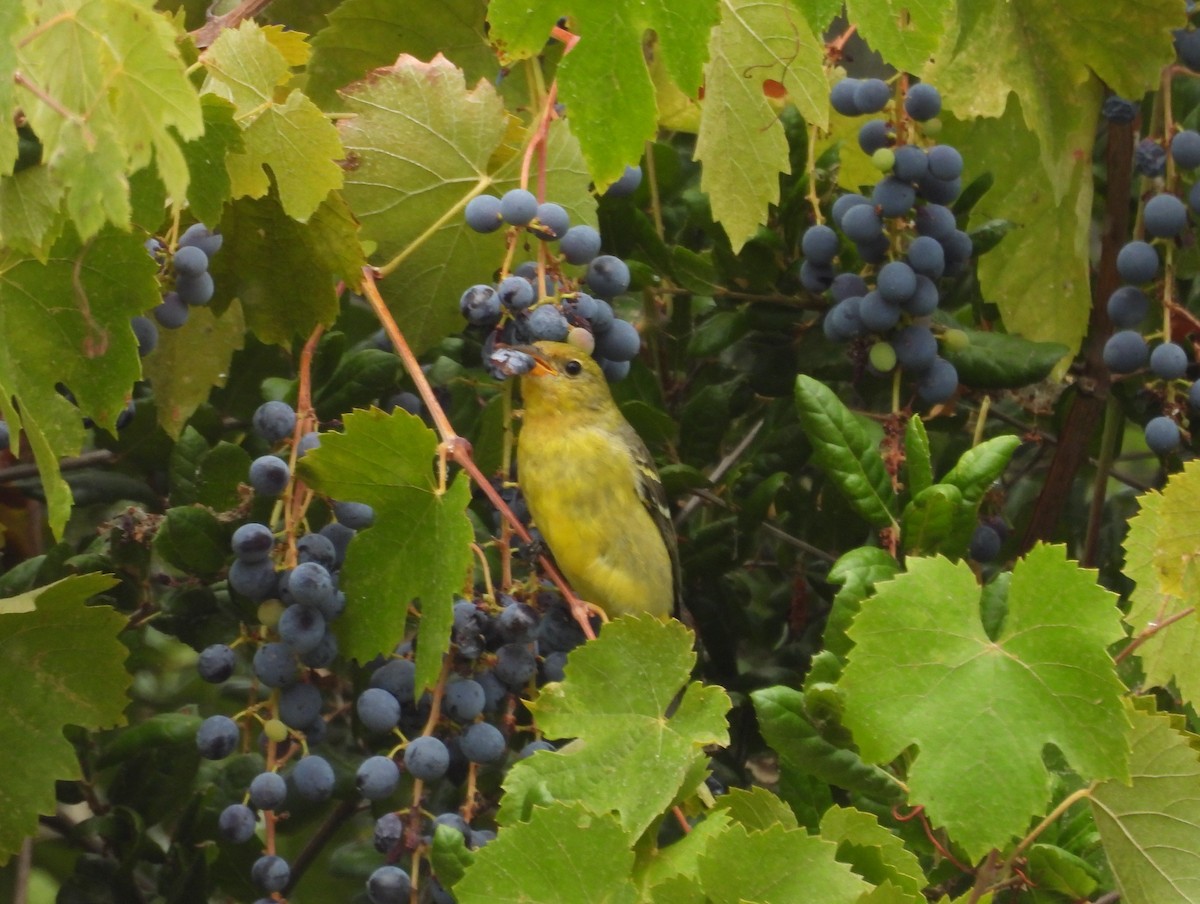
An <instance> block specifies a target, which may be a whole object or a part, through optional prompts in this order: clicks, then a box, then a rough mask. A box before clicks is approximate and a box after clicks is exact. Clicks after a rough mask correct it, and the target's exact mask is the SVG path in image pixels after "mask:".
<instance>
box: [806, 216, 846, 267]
mask: <svg viewBox="0 0 1200 904" xmlns="http://www.w3.org/2000/svg"><path fill="white" fill-rule="evenodd" d="M838 244H839V243H838V237H837V233H836V232H834V231H833V230H832V229H830V228H829V227H828V226H824V225H820V224H818V225H816V226H810V227H809V228H808V229H806V230H805V232H804V236H803V237H802V238H801V239H800V251H801V253H802V254H803V255H804V258H805V260H809V261H812V262H813V263H814V264H830V263H833V259H834V258H835V257H837V253H838Z"/></svg>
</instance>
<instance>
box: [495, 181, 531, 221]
mask: <svg viewBox="0 0 1200 904" xmlns="http://www.w3.org/2000/svg"><path fill="white" fill-rule="evenodd" d="M537 208H538V202H537V198H535V197H534V196H533V193H532V192H529V191H526V190H525V189H523V188H514V189H512V190H510V191H507V192H505V193H504V197H502V198H501V199H500V216H502V217H504V222H506V223H508V224H509V225H510V226H524V225H526V224H527V223H528V222H529V221H530V220H532V219H533V218H534V217H535V216H537Z"/></svg>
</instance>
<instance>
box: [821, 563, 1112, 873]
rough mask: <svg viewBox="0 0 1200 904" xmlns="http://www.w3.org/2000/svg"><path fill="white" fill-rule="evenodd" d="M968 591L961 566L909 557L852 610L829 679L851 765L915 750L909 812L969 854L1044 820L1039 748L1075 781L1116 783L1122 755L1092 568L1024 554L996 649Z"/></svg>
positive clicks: (1108, 632)
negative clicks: (914, 809)
mask: <svg viewBox="0 0 1200 904" xmlns="http://www.w3.org/2000/svg"><path fill="white" fill-rule="evenodd" d="M980 594H981V588H980V587H979V584H978V583H977V581H976V578H975V576H974V574H972V572H971V569H970V568H969V567H968V566H967V565H966V564H965V563H962V562H957V563H952V562H950V561H949V560H947V559H944V558H940V557H938V558H931V559H919V558H910V559H909V560H908V571H907V572H906V573H904V574H901V575H898V576H897V577H896V578H895V579H893V580H892V581H890V582H888V583H886V584H882V585H880V586H878V587H877V588H876V592H875V596H874V597H872V598H871V599H870V600H867V601H865V602H864V603H863V607H862V611H861V612H859V614H858V617H857V618H856V619H855V620H854V625H853V626H852V627H851V629H850V639H851V640H853V641H854V643H855V646H854V648H853V649H852V650H851V651H850V653H849V655H848V657H847V661H846V667H845V668H844V669H843V671H842V677H841V680H840V681H839V683H838V686H839V687H840V688H841V689H842V691H843V692H844V693H845V700H846V711H845V724H846V726H847V727H848V728H850V730H851V731H852V732H853V733H854V738H855V740H856V741H857V742H858V745H859V748H860V750H861V751H862V755H863V758H864V759H865V760H867V761H868V762H875V763H884V762H890V761H891V760H893V759H895V758H896V757H897V756H899V755H900V754H901V753H902V752H903V751H904V750H905V749H906V748H908V747H909V746H911V745H915V746H916V747H917V748H918V753H917V755H916V757H915V759H914V760H913V761H912V765H911V767H910V768H909V772H908V787H909V792H910V799H911V802H912V803H914V804H920V805H924V806H925V808H926V812H927V813H928V814H929V817H930V819H931V820H933V821H934V822H935V823H936V824H938V825H943V826H945V827H946V828H947V829H948V830H949V832H950V835H951V837H952V838H953V839H954V840H955V841H956V842H957V843H958V844H960V845H961V846H962V848H963V849H964V850H965V851H967V852H968V853H969V854H970V855H971V856H972V857H973V858H978V857H980V856H982V855H983V854H984V853H986V852H987V851H988V850H989V849H991V848H992V847H1002V846H1003V845H1004V844H1006V843H1007V842H1008V841H1009V839H1010V838H1011V837H1013V836H1014V835H1017V834H1020V833H1021V832H1023V831H1024V830H1025V828H1026V827H1027V826H1028V823H1029V818H1030V817H1031V816H1033V815H1034V814H1037V813H1042V812H1044V811H1045V807H1046V805H1047V804H1048V803H1049V800H1050V791H1051V788H1050V784H1051V783H1050V774H1049V772H1048V771H1047V769H1046V766H1045V763H1044V762H1043V760H1042V750H1043V748H1044V747H1045V746H1046V745H1047V744H1053V745H1054V746H1055V747H1057V748H1058V750H1059V751H1061V753H1062V755H1063V756H1064V757H1065V759H1066V761H1067V762H1068V763H1069V764H1070V765H1071V766H1072V767H1073V768H1074V769H1075V770H1076V771H1077V772H1078V773H1079V774H1080V775H1082V776H1083V777H1084V779H1085V780H1093V779H1106V778H1117V779H1120V780H1125V778H1126V777H1127V776H1128V757H1129V747H1128V742H1127V741H1126V737H1125V734H1126V730H1127V726H1128V716H1127V715H1126V714H1125V712H1124V710H1123V708H1122V706H1121V694H1122V692H1123V691H1124V685H1123V684H1122V683H1121V681H1120V680H1119V679H1118V678H1117V676H1116V672H1115V669H1114V666H1113V661H1112V658H1111V657H1110V656H1109V655H1108V652H1107V650H1106V647H1107V646H1108V645H1109V644H1110V643H1113V642H1114V641H1116V640H1118V639H1120V637H1121V636H1123V632H1122V631H1121V629H1120V624H1119V614H1118V612H1117V608H1116V605H1115V604H1116V597H1115V596H1114V595H1113V594H1112V593H1110V592H1108V591H1107V590H1104V589H1103V588H1101V587H1100V586H1099V585H1098V584H1097V583H1096V580H1095V572H1092V571H1088V570H1086V569H1083V568H1080V567H1079V566H1078V565H1077V564H1076V563H1074V562H1071V561H1069V560H1068V559H1067V557H1066V553H1065V552H1064V550H1063V549H1062V547H1058V546H1036V547H1034V548H1033V549H1032V550H1031V551H1030V552H1029V554H1028V555H1027V556H1026V557H1025V558H1024V559H1021V560H1020V561H1018V562H1017V564H1016V565H1015V566H1014V568H1013V571H1012V581H1011V584H1010V587H1009V593H1008V616H1007V618H1006V620H1005V624H1004V628H1003V630H1002V632H1001V633H1000V635H999V636H998V637H997V639H996V640H995V641H993V640H991V639H990V638H989V637H988V635H987V633H986V632H985V631H984V628H983V624H982V622H981V620H980ZM980 700H987V701H990V703H989V705H987V706H983V707H981V706H980V704H979V701H980ZM979 764H986V769H980V768H976V767H978V765H979Z"/></svg>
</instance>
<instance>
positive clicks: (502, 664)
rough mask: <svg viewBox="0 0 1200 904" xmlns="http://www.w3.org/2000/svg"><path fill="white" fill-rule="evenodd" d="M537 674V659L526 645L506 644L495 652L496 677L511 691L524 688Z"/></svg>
mask: <svg viewBox="0 0 1200 904" xmlns="http://www.w3.org/2000/svg"><path fill="white" fill-rule="evenodd" d="M536 674H537V657H535V656H534V655H533V651H532V650H531V649H529V646H528V645H527V644H521V643H507V644H505V645H504V646H502V647H500V649H499V650H497V651H496V677H497V678H499V679H500V680H501V681H503V682H504V683H505V684H506V685H508V686H509V687H510V688H512V689H513V690H520V689H521V688H523V687H525V685H527V684H528V683H529V682H530V680H532V678H533V676H534V675H536Z"/></svg>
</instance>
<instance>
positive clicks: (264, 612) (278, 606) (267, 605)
mask: <svg viewBox="0 0 1200 904" xmlns="http://www.w3.org/2000/svg"><path fill="white" fill-rule="evenodd" d="M285 611H287V607H286V606H285V605H284V604H283V603H282V601H280V600H264V601H263V602H261V603H259V604H258V609H257V611H255V613H254V617H255V618H257V619H258V623H259V624H260V625H262V626H263V627H264V628H274V627H275V626H276V625H277V624H279V619H281V618H283V613H284V612H285Z"/></svg>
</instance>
